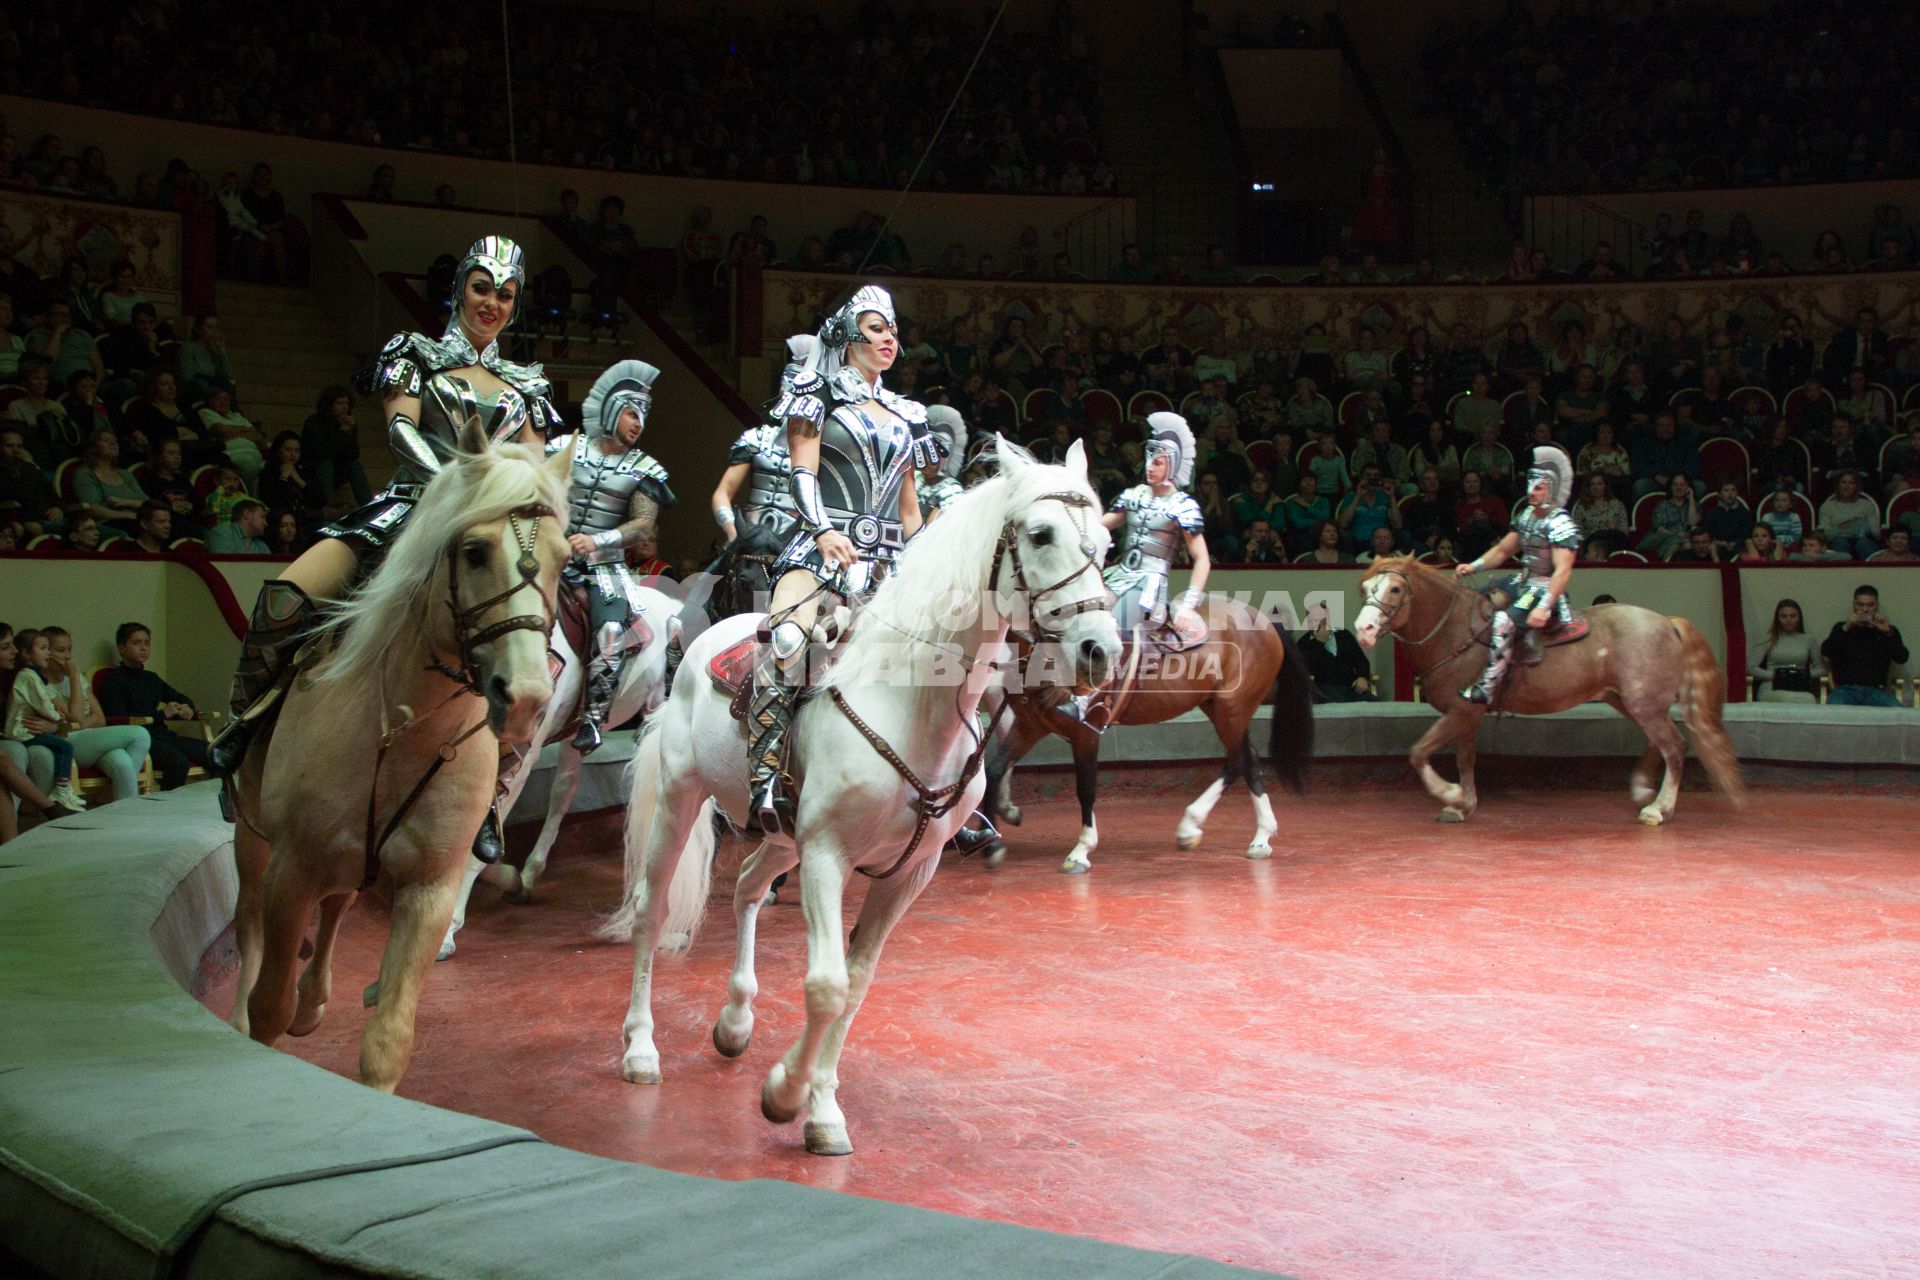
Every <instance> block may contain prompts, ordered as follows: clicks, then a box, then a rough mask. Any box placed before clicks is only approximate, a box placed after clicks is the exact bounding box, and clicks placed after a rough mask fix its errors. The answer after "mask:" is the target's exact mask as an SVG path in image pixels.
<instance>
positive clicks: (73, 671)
mask: <svg viewBox="0 0 1920 1280" xmlns="http://www.w3.org/2000/svg"><path fill="white" fill-rule="evenodd" d="M41 635H42V636H44V637H45V638H46V641H47V645H48V650H47V656H48V662H47V665H46V668H45V669H44V670H43V671H42V673H41V674H42V677H43V678H44V679H45V681H46V688H47V693H48V694H50V695H51V696H52V698H53V701H54V705H55V706H57V707H59V708H60V711H61V719H62V720H64V721H65V722H67V723H68V724H70V725H71V726H72V728H70V729H68V730H66V731H65V732H66V737H67V741H68V742H70V743H72V744H73V763H74V765H75V767H76V768H81V769H98V770H99V771H100V772H101V773H104V774H106V775H107V777H108V778H110V779H111V780H112V782H113V798H114V799H115V800H125V799H127V798H129V797H131V796H137V795H139V794H140V766H141V764H143V763H144V762H145V761H146V758H147V753H148V751H149V749H150V746H151V735H149V734H148V732H147V730H146V729H145V728H144V727H143V726H141V725H129V724H108V723H107V718H106V716H105V715H104V714H103V713H102V712H101V709H100V704H99V702H97V701H96V700H95V699H94V696H93V689H92V687H91V686H90V685H89V683H88V681H87V676H86V673H85V672H84V671H82V670H81V669H80V666H79V664H78V663H76V662H75V661H74V658H73V637H72V636H71V635H69V634H68V633H67V631H66V629H65V628H63V627H47V628H45V629H44V630H43V631H42V632H41Z"/></svg>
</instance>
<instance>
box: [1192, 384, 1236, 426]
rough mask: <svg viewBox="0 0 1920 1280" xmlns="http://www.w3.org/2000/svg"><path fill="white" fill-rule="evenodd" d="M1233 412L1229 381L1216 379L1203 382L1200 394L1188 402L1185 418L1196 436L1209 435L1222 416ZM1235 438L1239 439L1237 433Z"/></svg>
mask: <svg viewBox="0 0 1920 1280" xmlns="http://www.w3.org/2000/svg"><path fill="white" fill-rule="evenodd" d="M1232 412H1233V406H1232V405H1230V404H1228V403H1227V380H1226V379H1225V378H1220V377H1215V378H1210V379H1207V380H1205V381H1203V382H1201V384H1200V391H1199V393H1198V394H1197V395H1195V396H1194V397H1193V398H1192V399H1190V400H1188V401H1187V402H1186V409H1185V416H1186V419H1187V423H1188V425H1189V426H1191V427H1192V428H1193V431H1194V434H1195V435H1201V434H1206V433H1209V432H1210V430H1211V428H1212V427H1213V424H1214V423H1215V422H1216V421H1217V420H1219V418H1220V417H1221V416H1222V415H1224V414H1231V413H1232ZM1235 421H1237V419H1235ZM1234 438H1235V439H1236V440H1237V439H1238V438H1239V437H1238V434H1237V433H1236V434H1235V437H1234Z"/></svg>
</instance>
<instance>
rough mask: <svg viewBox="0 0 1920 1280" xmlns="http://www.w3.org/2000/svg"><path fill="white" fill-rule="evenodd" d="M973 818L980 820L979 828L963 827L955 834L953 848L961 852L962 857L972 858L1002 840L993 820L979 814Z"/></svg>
mask: <svg viewBox="0 0 1920 1280" xmlns="http://www.w3.org/2000/svg"><path fill="white" fill-rule="evenodd" d="M973 816H974V817H975V818H978V819H979V820H980V825H979V826H977V827H969V826H962V827H961V828H960V829H959V830H958V831H956V832H954V833H953V847H954V848H956V849H958V850H959V851H960V855H961V856H962V857H971V856H972V855H974V854H976V853H978V852H979V851H980V850H981V849H983V848H985V847H986V846H987V845H990V844H992V843H993V842H994V841H995V840H998V839H999V838H1000V831H999V829H998V828H997V827H995V826H994V825H993V819H991V818H989V817H987V815H986V814H984V813H978V812H976V813H975V814H974V815H973Z"/></svg>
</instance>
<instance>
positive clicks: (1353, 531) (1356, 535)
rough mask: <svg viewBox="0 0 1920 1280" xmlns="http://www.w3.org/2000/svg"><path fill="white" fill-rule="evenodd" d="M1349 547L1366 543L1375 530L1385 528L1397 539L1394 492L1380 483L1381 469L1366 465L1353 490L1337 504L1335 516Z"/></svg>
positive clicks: (1397, 518)
mask: <svg viewBox="0 0 1920 1280" xmlns="http://www.w3.org/2000/svg"><path fill="white" fill-rule="evenodd" d="M1334 519H1335V522H1336V523H1338V524H1339V526H1340V528H1341V530H1342V531H1343V533H1344V534H1345V537H1346V543H1347V545H1348V546H1350V547H1361V546H1365V545H1366V544H1368V543H1369V542H1371V541H1372V540H1373V531H1374V530H1375V529H1382V528H1384V529H1386V530H1387V531H1388V532H1389V533H1391V534H1393V535H1394V538H1395V541H1398V538H1399V533H1400V525H1401V515H1400V507H1399V504H1397V503H1396V502H1395V501H1394V495H1393V494H1392V493H1390V492H1388V490H1387V489H1386V487H1385V486H1384V485H1382V484H1381V483H1380V468H1379V467H1376V466H1373V465H1371V464H1369V465H1368V466H1366V467H1364V468H1363V469H1362V470H1361V472H1360V478H1359V479H1358V480H1357V481H1355V482H1354V486H1353V492H1352V494H1350V495H1348V497H1347V499H1346V501H1344V502H1342V503H1341V504H1340V509H1339V512H1338V513H1337V514H1336V515H1335V517H1334Z"/></svg>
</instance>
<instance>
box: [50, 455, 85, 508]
mask: <svg viewBox="0 0 1920 1280" xmlns="http://www.w3.org/2000/svg"><path fill="white" fill-rule="evenodd" d="M80 466H81V463H80V459H78V458H68V459H67V460H66V461H65V462H63V463H61V464H60V465H59V466H57V467H55V468H54V469H53V487H54V489H55V490H57V491H58V492H59V494H60V501H61V502H63V503H66V504H67V505H68V506H72V505H74V504H76V503H78V502H79V501H80V492H79V488H78V486H77V485H76V484H75V481H77V480H79V478H80Z"/></svg>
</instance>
